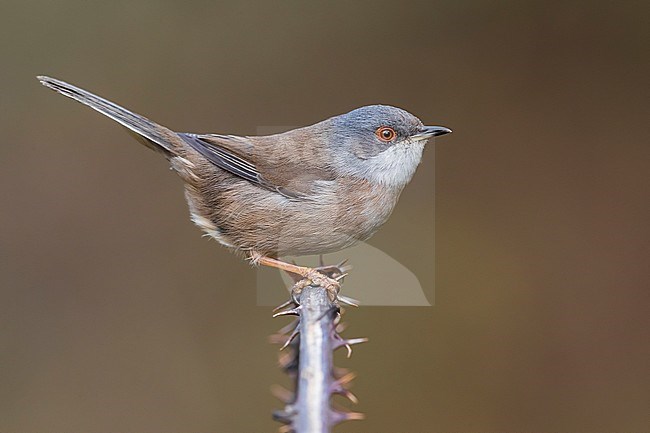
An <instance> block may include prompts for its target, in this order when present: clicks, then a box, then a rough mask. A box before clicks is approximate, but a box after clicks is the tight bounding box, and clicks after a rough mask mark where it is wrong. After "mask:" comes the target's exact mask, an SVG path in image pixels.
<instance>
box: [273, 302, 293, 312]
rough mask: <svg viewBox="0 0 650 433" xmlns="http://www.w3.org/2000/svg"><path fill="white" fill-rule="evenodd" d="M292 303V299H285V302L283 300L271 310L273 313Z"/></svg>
mask: <svg viewBox="0 0 650 433" xmlns="http://www.w3.org/2000/svg"><path fill="white" fill-rule="evenodd" d="M293 303H294V302H293V299H289V300H288V301H286V302H284V303H282V304H280V305H278V306H277V307H275V308H274V309H273V312H274V313H275V312H276V311H280V310H281V309H283V308H287V307H288V306H289V305H291V304H293Z"/></svg>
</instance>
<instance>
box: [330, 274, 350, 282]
mask: <svg viewBox="0 0 650 433" xmlns="http://www.w3.org/2000/svg"><path fill="white" fill-rule="evenodd" d="M348 275H349V274H348V273H347V272H344V273H342V274H341V275H339V276H338V277H336V278H334V279H335V280H336V281H341V280H342V279H343V278H345V277H347V276H348Z"/></svg>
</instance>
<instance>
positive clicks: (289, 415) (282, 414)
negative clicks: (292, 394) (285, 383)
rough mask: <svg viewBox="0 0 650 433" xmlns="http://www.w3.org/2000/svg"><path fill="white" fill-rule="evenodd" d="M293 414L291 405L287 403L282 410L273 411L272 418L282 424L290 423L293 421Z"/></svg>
mask: <svg viewBox="0 0 650 433" xmlns="http://www.w3.org/2000/svg"><path fill="white" fill-rule="evenodd" d="M294 416H295V414H294V413H293V410H292V407H291V406H290V405H287V407H286V408H285V409H284V410H276V411H275V412H273V419H274V420H275V421H279V422H281V423H284V424H291V423H292V422H293V418H294Z"/></svg>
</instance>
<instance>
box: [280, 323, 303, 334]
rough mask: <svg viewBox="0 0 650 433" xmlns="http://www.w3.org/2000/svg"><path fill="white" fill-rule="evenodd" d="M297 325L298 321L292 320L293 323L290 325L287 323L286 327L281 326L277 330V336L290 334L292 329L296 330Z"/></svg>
mask: <svg viewBox="0 0 650 433" xmlns="http://www.w3.org/2000/svg"><path fill="white" fill-rule="evenodd" d="M299 323H300V319H294V321H293V322H291V323H289V324H288V325H286V326H283V327H282V328H280V329H279V330H278V332H277V334H280V335H285V334H289V333H291V332H292V331H293V330H294V329H296V328H297V327H298V324H299Z"/></svg>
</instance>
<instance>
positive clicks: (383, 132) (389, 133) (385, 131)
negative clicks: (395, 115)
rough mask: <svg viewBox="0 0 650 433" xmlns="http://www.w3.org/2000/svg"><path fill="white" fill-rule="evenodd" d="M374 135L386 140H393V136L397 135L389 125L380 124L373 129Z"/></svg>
mask: <svg viewBox="0 0 650 433" xmlns="http://www.w3.org/2000/svg"><path fill="white" fill-rule="evenodd" d="M375 135H377V138H379V139H380V140H381V141H386V142H388V141H393V140H394V139H395V137H397V132H395V130H394V129H393V128H391V127H390V126H382V127H381V128H379V129H377V130H376V131H375Z"/></svg>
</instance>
